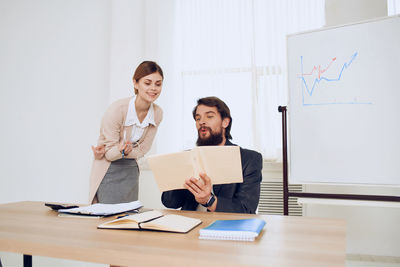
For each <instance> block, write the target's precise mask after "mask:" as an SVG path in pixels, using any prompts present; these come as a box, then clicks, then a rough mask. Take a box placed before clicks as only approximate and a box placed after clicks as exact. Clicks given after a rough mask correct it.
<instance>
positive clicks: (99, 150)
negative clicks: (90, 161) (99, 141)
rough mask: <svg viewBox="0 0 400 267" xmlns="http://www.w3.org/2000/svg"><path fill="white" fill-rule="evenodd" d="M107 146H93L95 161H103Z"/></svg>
mask: <svg viewBox="0 0 400 267" xmlns="http://www.w3.org/2000/svg"><path fill="white" fill-rule="evenodd" d="M105 148H106V145H99V146H92V151H93V155H94V158H95V159H102V158H103V157H104V154H105V153H106V149H105Z"/></svg>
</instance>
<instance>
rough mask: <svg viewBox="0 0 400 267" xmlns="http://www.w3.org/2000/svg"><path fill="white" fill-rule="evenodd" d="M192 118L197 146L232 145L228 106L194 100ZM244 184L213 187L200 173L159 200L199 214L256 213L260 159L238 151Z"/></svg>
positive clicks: (253, 153)
mask: <svg viewBox="0 0 400 267" xmlns="http://www.w3.org/2000/svg"><path fill="white" fill-rule="evenodd" d="M193 118H194V120H195V121H196V128H197V131H198V139H197V143H196V144H197V145H198V146H233V145H234V144H232V143H231V142H230V141H229V140H230V139H232V136H231V134H230V130H231V127H232V117H231V114H230V110H229V108H228V106H227V105H226V104H225V103H224V102H223V101H222V100H220V99H219V98H217V97H205V98H201V99H199V100H197V105H196V107H195V108H194V109H193ZM240 156H241V162H242V172H243V183H233V184H221V185H213V184H212V177H208V175H207V174H206V173H201V174H200V179H201V180H202V181H200V180H198V179H196V178H194V177H190V178H189V177H188V179H187V180H186V181H185V184H184V187H185V188H186V189H177V190H171V191H166V192H163V194H162V196H161V201H162V203H163V204H164V206H165V207H167V208H173V209H178V208H181V209H182V210H198V211H206V210H207V211H211V212H212V211H219V212H236V213H255V212H256V210H257V206H258V201H259V199H260V184H261V180H262V174H261V170H262V162H263V160H262V156H261V154H260V153H258V152H256V151H253V150H248V149H244V148H240Z"/></svg>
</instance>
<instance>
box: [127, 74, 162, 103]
mask: <svg viewBox="0 0 400 267" xmlns="http://www.w3.org/2000/svg"><path fill="white" fill-rule="evenodd" d="M162 82H163V78H162V76H161V75H160V73H158V72H154V73H152V74H149V75H147V76H144V77H142V78H140V79H139V81H134V86H135V89H136V90H137V91H138V93H137V97H140V98H142V99H143V100H145V101H146V102H154V101H155V100H156V99H157V98H158V97H159V96H160V93H161V89H162Z"/></svg>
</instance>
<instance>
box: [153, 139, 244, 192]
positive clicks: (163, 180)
mask: <svg viewBox="0 0 400 267" xmlns="http://www.w3.org/2000/svg"><path fill="white" fill-rule="evenodd" d="M147 162H148V163H149V166H150V169H151V170H152V172H153V175H154V178H155V180H156V182H157V185H158V188H159V189H160V191H162V192H164V191H168V190H173V189H183V188H184V187H183V184H184V183H185V180H186V179H189V178H190V177H195V178H199V177H200V176H199V173H201V172H203V173H206V174H207V175H208V177H210V178H211V182H212V184H230V183H242V182H243V175H242V162H241V158H240V147H238V146H198V147H195V148H193V149H192V150H189V151H183V152H178V153H171V154H163V155H153V156H149V157H147Z"/></svg>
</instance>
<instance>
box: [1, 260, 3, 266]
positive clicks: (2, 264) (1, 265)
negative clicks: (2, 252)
mask: <svg viewBox="0 0 400 267" xmlns="http://www.w3.org/2000/svg"><path fill="white" fill-rule="evenodd" d="M0 267H3V264H1V259H0Z"/></svg>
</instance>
